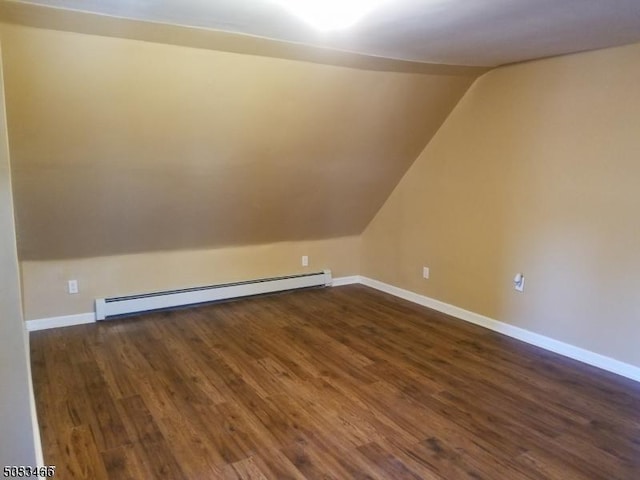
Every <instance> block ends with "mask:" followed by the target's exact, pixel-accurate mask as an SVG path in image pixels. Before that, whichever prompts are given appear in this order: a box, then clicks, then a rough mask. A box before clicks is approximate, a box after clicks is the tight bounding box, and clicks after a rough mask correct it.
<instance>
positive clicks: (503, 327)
mask: <svg viewBox="0 0 640 480" xmlns="http://www.w3.org/2000/svg"><path fill="white" fill-rule="evenodd" d="M356 283H361V284H362V285H366V286H367V287H371V288H375V289H376V290H380V291H382V292H385V293H388V294H390V295H393V296H395V297H398V298H402V299H404V300H408V301H410V302H413V303H417V304H418V305H422V306H424V307H428V308H432V309H433V310H437V311H439V312H442V313H446V314H447V315H451V316H452V317H456V318H459V319H460V320H464V321H466V322H469V323H473V324H475V325H479V326H481V327H484V328H488V329H489V330H493V331H495V332H499V333H502V334H504V335H507V336H509V337H513V338H516V339H518V340H521V341H523V342H526V343H529V344H531V345H535V346H537V347H540V348H544V349H545V350H549V351H551V352H555V353H558V354H560V355H564V356H565V357H569V358H573V359H574V360H578V361H580V362H583V363H586V364H588V365H592V366H594V367H598V368H601V369H603V370H606V371H608V372H612V373H616V374H618V375H621V376H623V377H626V378H629V379H631V380H635V381H637V382H640V367H636V366H635V365H631V364H628V363H625V362H621V361H620V360H616V359H614V358H611V357H607V356H604V355H601V354H599V353H595V352H592V351H589V350H585V349H584V348H580V347H576V346H574V345H571V344H568V343H564V342H561V341H559V340H554V339H553V338H549V337H545V336H544V335H540V334H539V333H535V332H531V331H529V330H525V329H524V328H520V327H516V326H514V325H510V324H508V323H504V322H500V321H498V320H494V319H493V318H489V317H485V316H484V315H480V314H478V313H474V312H471V311H469V310H465V309H463V308H460V307H456V306H454V305H451V304H448V303H445V302H441V301H440V300H436V299H434V298H430V297H427V296H425V295H420V294H418V293H414V292H411V291H409V290H405V289H403V288H398V287H394V286H393V285H389V284H388V283H384V282H380V281H378V280H374V279H372V278H368V277H363V276H360V275H352V276H348V277H337V278H334V279H333V281H332V286H334V287H339V286H343V285H352V284H356ZM95 321H96V315H95V313H93V312H90V313H80V314H77V315H64V316H61V317H51V318H41V319H38V320H27V322H26V325H27V330H28V331H30V332H32V331H35V330H44V329H48V328H58V327H68V326H72V325H81V324H84V323H93V322H95Z"/></svg>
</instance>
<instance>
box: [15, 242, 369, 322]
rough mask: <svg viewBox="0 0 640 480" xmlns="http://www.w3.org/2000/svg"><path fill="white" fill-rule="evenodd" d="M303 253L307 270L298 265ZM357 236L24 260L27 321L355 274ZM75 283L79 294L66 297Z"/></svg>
mask: <svg viewBox="0 0 640 480" xmlns="http://www.w3.org/2000/svg"><path fill="white" fill-rule="evenodd" d="M302 255H307V256H308V257H309V266H307V267H302V266H301V257H302ZM359 260H360V238H359V237H345V238H335V239H329V240H315V241H302V242H279V243H274V244H267V245H252V246H243V247H231V248H219V249H210V250H189V251H167V252H148V253H141V254H132V255H117V256H108V257H98V258H84V259H73V260H50V261H23V262H22V263H21V267H22V279H23V285H24V300H23V302H24V311H25V318H26V319H27V320H34V319H41V318H50V317H57V316H64V315H73V314H79V313H88V312H93V311H94V300H95V299H96V298H103V297H112V296H121V295H132V294H137V293H148V292H157V291H163V290H171V289H177V288H187V287H199V286H204V285H213V284H219V283H227V282H233V281H239V280H249V279H258V278H269V277H274V276H279V275H289V274H296V273H311V272H317V271H321V270H325V269H330V270H331V272H332V275H333V276H334V277H344V276H350V275H357V274H358V273H359V271H360V265H359ZM71 279H73V280H78V284H79V287H80V292H79V293H78V294H73V295H70V294H68V293H67V291H66V288H67V281H68V280H71Z"/></svg>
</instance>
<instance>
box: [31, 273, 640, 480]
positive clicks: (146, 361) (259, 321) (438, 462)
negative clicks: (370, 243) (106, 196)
mask: <svg viewBox="0 0 640 480" xmlns="http://www.w3.org/2000/svg"><path fill="white" fill-rule="evenodd" d="M31 354H32V362H33V378H34V387H35V393H36V401H37V407H38V415H39V420H40V428H41V433H42V440H43V445H44V454H45V461H46V463H48V464H54V465H56V466H57V469H58V470H57V474H56V478H60V479H62V480H68V479H76V478H83V479H91V480H94V479H95V480H99V479H104V478H110V479H155V478H158V479H160V478H162V479H170V480H173V479H216V478H220V479H263V478H268V479H303V478H309V479H312V478H322V479H327V478H334V479H340V480H343V479H351V478H354V479H361V478H384V479H427V480H436V479H447V480H452V479H475V480H478V479H505V480H519V479H530V480H542V479H558V480H572V479H602V480H614V479H629V480H631V479H633V480H637V479H640V386H639V384H637V383H634V382H632V381H628V380H625V379H623V378H621V377H617V376H615V375H611V374H608V373H605V372H603V371H600V370H597V369H595V368H591V367H588V366H585V365H582V364H580V363H578V362H574V361H572V360H568V359H566V358H563V357H560V356H558V355H555V354H552V353H549V352H546V351H544V350H540V349H537V348H535V347H532V346H529V345H526V344H523V343H521V342H518V341H516V340H512V339H509V338H507V337H504V336H501V335H498V334H495V333H493V332H490V331H488V330H485V329H482V328H479V327H476V326H473V325H470V324H467V323H464V322H462V321H459V320H455V319H452V318H449V317H446V316H444V315H442V314H439V313H436V312H433V311H431V310H428V309H425V308H422V307H419V306H416V305H413V304H410V303H407V302H404V301H402V300H397V299H394V298H393V297H390V296H387V295H385V294H382V293H379V292H376V291H374V290H371V289H368V288H366V287H363V286H355V285H354V286H346V287H338V288H327V289H319V290H306V291H301V292H295V293H285V294H280V295H273V296H268V297H260V298H253V299H248V300H241V301H236V302H229V303H222V304H217V305H209V306H202V307H198V308H190V309H184V310H176V311H170V312H161V313H153V314H146V315H141V316H138V317H131V318H127V319H121V320H117V321H108V322H102V323H98V324H92V325H83V326H77V327H69V328H63V329H57V330H48V331H41V332H34V333H32V334H31Z"/></svg>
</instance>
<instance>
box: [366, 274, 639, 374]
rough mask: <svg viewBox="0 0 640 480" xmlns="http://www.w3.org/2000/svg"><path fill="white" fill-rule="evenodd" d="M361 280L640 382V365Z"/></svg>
mask: <svg viewBox="0 0 640 480" xmlns="http://www.w3.org/2000/svg"><path fill="white" fill-rule="evenodd" d="M360 283H362V284H363V285H366V286H368V287H371V288H375V289H376V290H380V291H382V292H385V293H388V294H391V295H393V296H396V297H399V298H402V299H404V300H408V301H410V302H413V303H417V304H418V305H422V306H424V307H428V308H432V309H433V310H437V311H439V312H442V313H446V314H447V315H451V316H452V317H456V318H459V319H460V320H464V321H466V322H469V323H473V324H476V325H480V326H481V327H485V328H488V329H489V330H493V331H495V332H499V333H502V334H504V335H507V336H509V337H513V338H516V339H518V340H522V341H523V342H526V343H529V344H531V345H535V346H537V347H540V348H544V349H545V350H549V351H551V352H555V353H558V354H560V355H564V356H565V357H569V358H572V359H574V360H578V361H580V362H583V363H586V364H588V365H592V366H594V367H598V368H601V369H603V370H607V371H609V372H612V373H616V374H618V375H621V376H623V377H626V378H629V379H631V380H635V381H637V382H640V367H636V366H634V365H631V364H628V363H625V362H621V361H619V360H616V359H613V358H610V357H606V356H604V355H600V354H599V353H595V352H591V351H589V350H585V349H583V348H580V347H576V346H574V345H570V344H568V343H564V342H561V341H559V340H554V339H553V338H549V337H545V336H544V335H540V334H538V333H534V332H531V331H529V330H525V329H524V328H520V327H516V326H513V325H509V324H508V323H504V322H500V321H498V320H494V319H492V318H489V317H485V316H484V315H480V314H477V313H474V312H470V311H469V310H465V309H463V308H460V307H456V306H454V305H450V304H448V303H444V302H441V301H440V300H435V299H433V298H430V297H427V296H425V295H420V294H417V293H414V292H411V291H409V290H404V289H402V288H398V287H394V286H393V285H389V284H387V283H383V282H380V281H378V280H373V279H371V278H367V277H360Z"/></svg>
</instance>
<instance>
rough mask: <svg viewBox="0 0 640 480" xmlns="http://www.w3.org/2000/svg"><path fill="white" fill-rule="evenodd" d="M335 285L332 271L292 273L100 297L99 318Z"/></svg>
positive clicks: (97, 300)
mask: <svg viewBox="0 0 640 480" xmlns="http://www.w3.org/2000/svg"><path fill="white" fill-rule="evenodd" d="M326 285H331V271H330V270H325V271H324V272H316V273H308V274H304V275H290V276H285V277H275V278H261V279H258V280H249V281H246V282H235V283H226V284H223V285H209V286H207V287H195V288H184V289H181V290H170V291H166V292H156V293H145V294H142V295H130V296H127V297H113V298H98V299H96V319H97V320H104V319H105V318H107V317H112V316H116V315H125V314H129V313H138V312H146V311H149V310H161V309H165V308H171V307H180V306H184V305H195V304H198V303H206V302H215V301H217V300H227V299H231V298H239V297H248V296H251V295H260V294H263V293H272V292H283V291H285V290H295V289H299V288H309V287H319V286H326Z"/></svg>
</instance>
